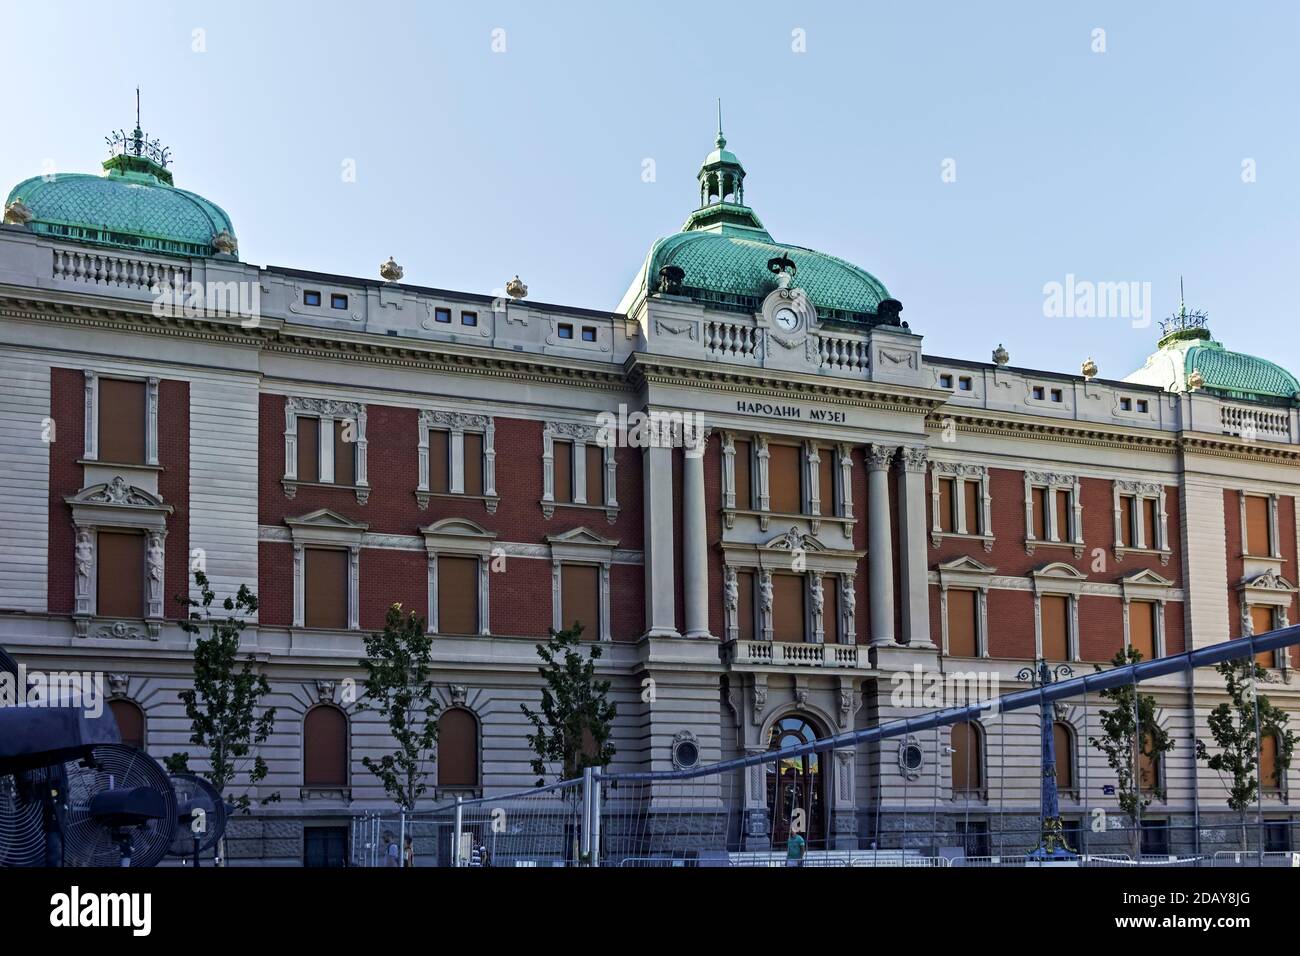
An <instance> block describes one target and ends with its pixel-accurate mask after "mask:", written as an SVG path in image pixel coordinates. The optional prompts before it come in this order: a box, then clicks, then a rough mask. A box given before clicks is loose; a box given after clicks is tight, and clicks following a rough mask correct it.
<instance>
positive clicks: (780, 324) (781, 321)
mask: <svg viewBox="0 0 1300 956" xmlns="http://www.w3.org/2000/svg"><path fill="white" fill-rule="evenodd" d="M772 321H773V322H775V323H776V326H777V328H779V329H781V330H782V331H783V332H793V331H794V330H795V329H797V328H798V327H799V315H798V314H797V313H796V312H795V311H794V309H777V310H776V313H775V314H774V315H773V316H772Z"/></svg>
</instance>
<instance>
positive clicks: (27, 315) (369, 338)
mask: <svg viewBox="0 0 1300 956" xmlns="http://www.w3.org/2000/svg"><path fill="white" fill-rule="evenodd" d="M14 291H15V290H13V287H9V288H3V287H0V318H3V319H15V320H19V321H37V322H58V323H62V324H67V325H74V326H80V327H84V328H94V329H104V330H110V331H131V332H140V333H146V334H151V335H168V336H173V337H178V338H185V339H194V340H200V341H207V342H212V343H214V344H221V345H239V346H244V347H252V348H256V349H259V350H261V351H265V352H274V353H277V354H286V355H301V356H305V357H313V358H319V357H322V356H326V355H332V356H335V357H341V358H347V359H350V360H353V361H361V362H367V363H369V364H376V365H386V366H398V367H400V366H405V367H409V368H416V369H420V370H422V371H440V372H448V373H459V374H472V375H480V376H481V375H491V376H497V377H501V378H507V379H511V380H514V381H530V382H563V383H564V384H565V385H566V386H570V387H572V386H579V387H590V388H607V389H616V390H619V391H622V390H624V389H626V387H627V383H626V378H625V373H624V370H623V369H622V368H621V367H620V366H618V365H614V364H605V363H597V362H584V361H582V360H578V359H566V358H557V357H554V356H548V355H542V354H536V353H528V352H513V351H507V350H505V349H496V348H492V347H483V346H466V345H460V344H456V343H450V342H435V341H430V340H424V339H412V338H409V337H401V336H378V335H374V334H371V333H352V332H346V331H338V330H330V329H323V328H322V329H318V328H309V327H306V326H301V325H288V324H286V323H285V322H284V321H283V320H280V319H270V318H263V319H260V320H259V321H258V324H257V325H256V326H246V325H243V324H241V323H240V322H239V320H238V319H235V318H229V319H227V318H221V317H206V316H199V317H187V316H165V317H161V318H160V317H157V316H155V315H153V313H152V311H151V310H150V308H149V305H150V303H149V302H147V301H130V300H124V301H122V302H114V303H112V304H111V306H108V305H105V304H104V303H103V302H102V300H98V301H96V300H92V299H90V298H87V297H81V296H62V295H60V294H59V293H56V292H53V293H51V297H50V298H48V299H39V300H38V299H33V298H31V297H30V296H26V295H24V296H16V295H14ZM21 291H22V292H24V293H26V292H29V291H30V290H21ZM42 291H44V290H42Z"/></svg>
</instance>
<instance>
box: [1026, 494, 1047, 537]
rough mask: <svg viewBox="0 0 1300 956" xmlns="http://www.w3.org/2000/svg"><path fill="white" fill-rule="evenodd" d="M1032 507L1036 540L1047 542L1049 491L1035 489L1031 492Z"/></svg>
mask: <svg viewBox="0 0 1300 956" xmlns="http://www.w3.org/2000/svg"><path fill="white" fill-rule="evenodd" d="M1030 498H1031V502H1032V503H1031V505H1030V511H1032V512H1033V519H1034V538H1035V539H1037V540H1038V541H1046V540H1047V489H1046V488H1034V489H1031V491H1030Z"/></svg>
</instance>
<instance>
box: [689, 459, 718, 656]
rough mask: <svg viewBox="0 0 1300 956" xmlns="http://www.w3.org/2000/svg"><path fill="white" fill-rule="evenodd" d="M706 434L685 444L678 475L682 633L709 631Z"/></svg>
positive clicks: (699, 634) (700, 634)
mask: <svg viewBox="0 0 1300 956" xmlns="http://www.w3.org/2000/svg"><path fill="white" fill-rule="evenodd" d="M707 442H708V434H707V433H705V434H703V435H700V436H698V437H696V439H695V441H694V442H693V443H692V444H689V445H687V446H686V450H685V454H684V458H685V462H684V474H683V476H682V498H683V499H684V500H683V501H682V509H683V514H682V539H683V540H682V576H683V577H684V578H685V579H686V580H685V581H683V582H682V590H683V593H684V596H685V605H686V636H687V637H712V636H713V635H711V634H710V633H709V565H708V553H709V545H708V533H707V530H706V525H705V510H704V449H705V447H706V445H707Z"/></svg>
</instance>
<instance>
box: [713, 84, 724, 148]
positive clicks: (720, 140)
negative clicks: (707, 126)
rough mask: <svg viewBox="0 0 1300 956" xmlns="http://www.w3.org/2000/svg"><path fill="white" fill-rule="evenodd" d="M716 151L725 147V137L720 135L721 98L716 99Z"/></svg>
mask: <svg viewBox="0 0 1300 956" xmlns="http://www.w3.org/2000/svg"><path fill="white" fill-rule="evenodd" d="M715 142H716V144H717V147H718V149H722V148H723V147H724V146H726V145H727V137H725V136H723V135H722V97H721V96H719V97H718V138H717V140H715Z"/></svg>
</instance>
